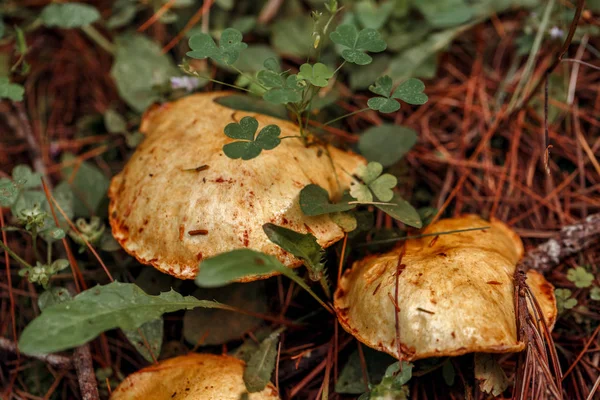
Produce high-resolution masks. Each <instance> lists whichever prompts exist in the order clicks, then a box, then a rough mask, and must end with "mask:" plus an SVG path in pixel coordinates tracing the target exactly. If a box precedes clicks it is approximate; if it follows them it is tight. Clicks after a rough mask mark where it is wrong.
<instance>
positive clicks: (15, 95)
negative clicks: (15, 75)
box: [0, 77, 25, 101]
mask: <svg viewBox="0 0 600 400" xmlns="http://www.w3.org/2000/svg"><path fill="white" fill-rule="evenodd" d="M24 94H25V89H24V88H23V86H21V85H19V84H17V83H10V81H9V80H8V78H7V77H0V99H9V100H12V101H22V100H23V95H24Z"/></svg>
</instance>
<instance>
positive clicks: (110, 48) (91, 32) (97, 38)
mask: <svg viewBox="0 0 600 400" xmlns="http://www.w3.org/2000/svg"><path fill="white" fill-rule="evenodd" d="M81 30H82V31H83V33H85V34H86V35H88V37H89V38H90V39H92V40H93V41H94V42H96V44H97V45H98V46H100V47H102V48H103V49H104V50H106V52H108V53H110V54H115V45H114V44H112V43H111V42H110V41H109V40H108V39H106V38H105V37H104V36H103V35H102V34H101V33H100V32H98V31H97V30H96V28H94V27H93V26H92V25H85V26H82V27H81Z"/></svg>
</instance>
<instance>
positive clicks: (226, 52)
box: [187, 28, 248, 65]
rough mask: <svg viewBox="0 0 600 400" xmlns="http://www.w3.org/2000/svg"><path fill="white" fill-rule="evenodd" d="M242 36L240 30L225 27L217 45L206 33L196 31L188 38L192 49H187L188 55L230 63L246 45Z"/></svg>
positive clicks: (235, 59)
mask: <svg viewBox="0 0 600 400" xmlns="http://www.w3.org/2000/svg"><path fill="white" fill-rule="evenodd" d="M242 39H243V36H242V33H241V32H240V31H238V30H237V29H233V28H227V29H225V30H224V31H223V33H221V39H220V40H219V46H217V45H216V44H215V41H214V40H213V38H212V37H211V36H210V35H209V34H207V33H198V34H196V35H194V36H192V37H191V38H190V40H189V45H190V48H191V49H192V51H188V52H187V55H188V57H192V58H196V59H200V60H202V59H205V58H207V57H208V58H212V59H213V60H214V61H217V62H221V63H224V64H227V65H231V64H233V63H234V62H236V61H237V59H238V57H239V55H240V51H242V50H244V49H245V48H247V47H248V45H247V44H246V43H244V42H242Z"/></svg>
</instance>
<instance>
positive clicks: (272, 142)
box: [223, 117, 281, 160]
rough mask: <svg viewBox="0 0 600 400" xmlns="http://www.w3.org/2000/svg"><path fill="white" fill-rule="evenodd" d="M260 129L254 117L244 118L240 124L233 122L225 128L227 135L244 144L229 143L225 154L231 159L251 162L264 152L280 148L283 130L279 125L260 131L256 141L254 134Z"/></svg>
mask: <svg viewBox="0 0 600 400" xmlns="http://www.w3.org/2000/svg"><path fill="white" fill-rule="evenodd" d="M257 129H258V121H257V120H256V118H254V117H244V118H242V119H241V121H240V122H239V123H237V122H232V123H230V124H228V125H227V126H226V127H225V135H227V136H228V137H230V138H232V139H241V140H244V141H243V142H233V143H228V144H226V145H224V146H223V152H224V153H225V155H226V156H227V157H229V158H233V159H237V158H241V159H242V160H250V159H252V158H255V157H257V156H258V155H259V154H260V153H261V151H262V150H272V149H274V148H275V147H277V146H279V144H280V143H281V139H279V135H280V134H281V129H280V128H279V127H278V126H277V125H267V126H265V127H264V128H262V129H261V130H260V132H259V133H258V136H256V139H255V138H254V134H255V133H256V130H257Z"/></svg>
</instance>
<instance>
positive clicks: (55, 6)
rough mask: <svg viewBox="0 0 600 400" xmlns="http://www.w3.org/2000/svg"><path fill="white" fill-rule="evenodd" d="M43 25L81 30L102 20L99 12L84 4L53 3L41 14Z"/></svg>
mask: <svg viewBox="0 0 600 400" xmlns="http://www.w3.org/2000/svg"><path fill="white" fill-rule="evenodd" d="M40 18H41V19H42V23H43V24H44V25H46V26H47V27H58V28H65V29H69V28H80V27H82V26H85V25H89V24H92V23H94V22H96V21H98V20H99V19H100V13H99V12H98V10H97V9H96V8H95V7H93V6H90V5H89V4H83V3H75V2H73V3H51V4H48V5H47V6H46V7H44V9H43V10H42V13H41V14H40Z"/></svg>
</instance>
